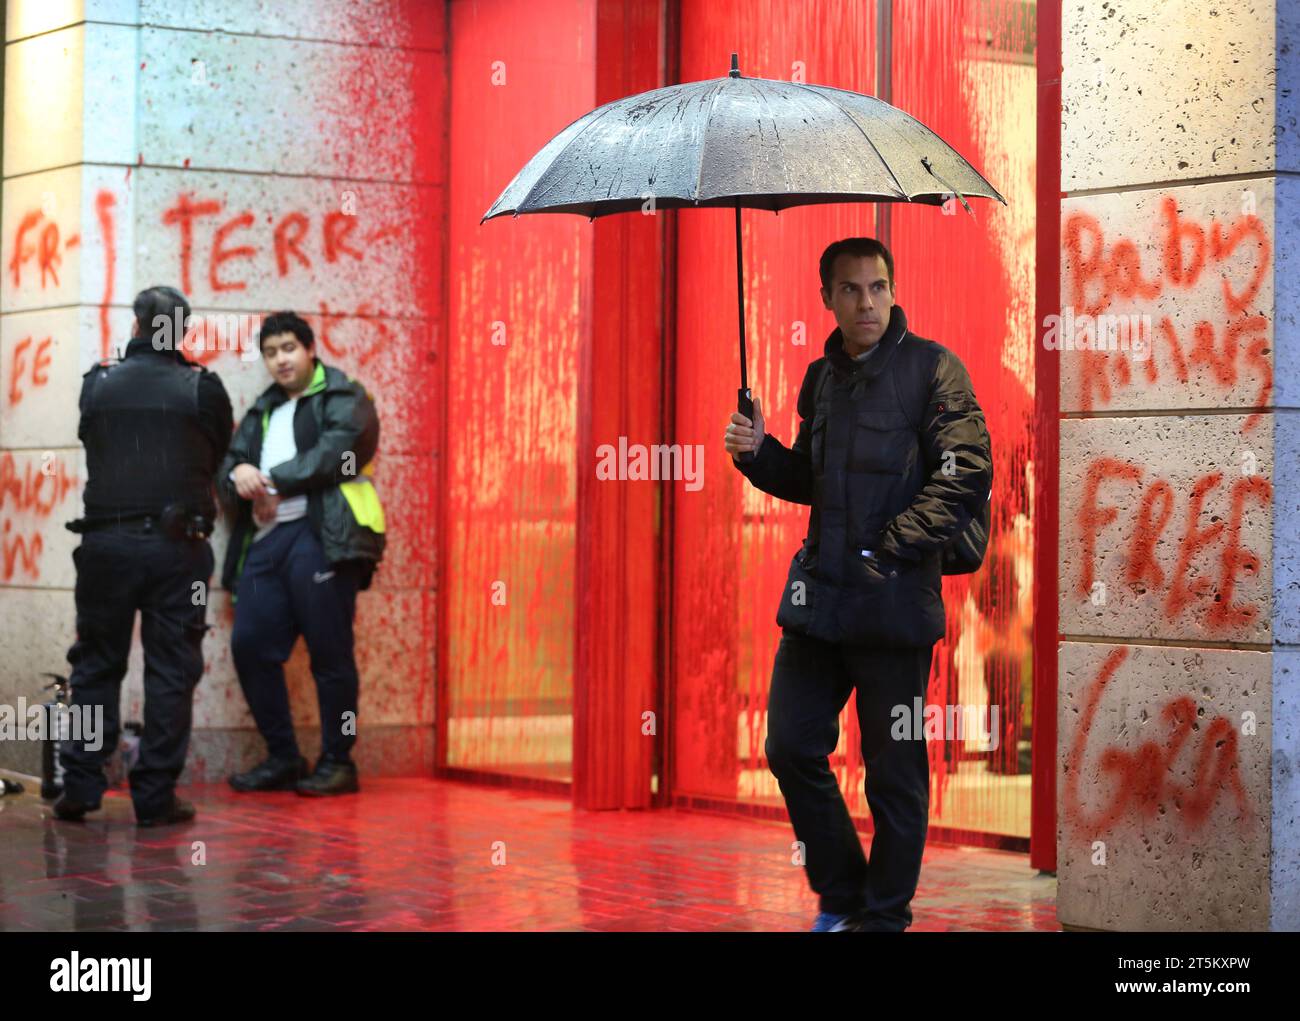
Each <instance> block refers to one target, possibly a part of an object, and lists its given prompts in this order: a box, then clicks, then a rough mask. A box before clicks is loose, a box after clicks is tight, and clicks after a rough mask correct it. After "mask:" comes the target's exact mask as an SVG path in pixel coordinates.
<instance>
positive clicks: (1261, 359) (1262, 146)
mask: <svg viewBox="0 0 1300 1021" xmlns="http://www.w3.org/2000/svg"><path fill="white" fill-rule="evenodd" d="M1063 14H1064V22H1063V32H1062V36H1063V39H1062V50H1063V77H1062V118H1063V120H1062V155H1061V188H1062V190H1063V192H1064V193H1065V196H1066V197H1065V198H1064V199H1063V201H1062V234H1061V238H1062V253H1061V304H1062V310H1063V319H1064V320H1065V321H1064V323H1063V330H1062V334H1063V336H1065V337H1066V338H1069V337H1080V336H1085V335H1086V331H1087V329H1088V328H1089V324H1090V321H1089V320H1087V319H1082V325H1081V322H1080V321H1081V318H1082V317H1084V316H1095V317H1101V318H1099V319H1095V320H1092V321H1091V325H1093V326H1097V325H1101V326H1105V325H1107V324H1106V323H1105V322H1104V321H1103V320H1104V317H1107V316H1123V317H1129V316H1134V317H1136V319H1133V320H1127V321H1126V324H1125V325H1128V324H1130V323H1131V324H1133V325H1136V327H1137V329H1136V331H1134V332H1133V333H1131V334H1126V331H1125V330H1124V329H1122V328H1121V329H1120V331H1119V334H1118V339H1119V344H1120V349H1119V350H1077V349H1076V350H1068V349H1066V350H1061V351H1060V354H1059V357H1060V359H1061V412H1062V416H1061V417H1062V421H1061V432H1060V438H1061V447H1060V450H1061V453H1060V458H1061V465H1060V467H1061V472H1060V477H1061V484H1060V529H1061V540H1060V553H1059V566H1060V611H1061V621H1060V630H1061V633H1062V636H1063V641H1062V644H1061V646H1060V654H1059V665H1060V688H1059V703H1058V714H1059V716H1058V718H1059V729H1060V737H1059V745H1058V765H1059V768H1058V772H1057V791H1058V895H1059V915H1060V919H1061V921H1062V923H1064V924H1065V925H1067V926H1078V927H1086V928H1096V929H1114V930H1181V929H1187V930H1238V929H1254V930H1266V929H1274V930H1278V929H1296V928H1300V777H1297V774H1296V768H1295V764H1296V752H1297V747H1298V744H1300V742H1298V741H1297V734H1298V731H1300V725H1298V723H1297V708H1300V670H1297V664H1298V661H1297V656H1296V649H1297V641H1298V640H1300V612H1297V606H1298V601H1300V585H1297V580H1298V579H1297V577H1296V574H1297V570H1298V568H1300V565H1298V564H1297V558H1296V549H1297V541H1300V533H1298V532H1297V515H1298V513H1300V493H1298V489H1300V478H1298V473H1297V470H1296V468H1297V466H1296V457H1297V450H1298V449H1300V447H1298V445H1297V421H1298V420H1297V417H1296V415H1297V406H1298V403H1297V402H1298V398H1300V391H1298V389H1297V387H1298V384H1300V379H1298V378H1297V356H1296V347H1297V344H1298V343H1300V334H1298V333H1297V317H1296V306H1297V297H1296V293H1295V282H1296V274H1295V269H1296V266H1297V259H1298V258H1300V181H1298V180H1297V177H1296V173H1297V170H1300V144H1298V143H1300V139H1298V138H1297V130H1298V128H1297V123H1296V112H1297V111H1296V105H1297V87H1298V86H1300V60H1298V59H1297V57H1296V50H1297V46H1300V4H1296V3H1294V2H1292V0H1266V2H1263V3H1259V4H1254V5H1252V6H1251V8H1250V9H1249V10H1246V9H1243V8H1241V7H1240V6H1238V5H1232V4H1223V3H1217V2H1214V0H1170V2H1166V3H1162V4H1154V5H1153V4H1149V3H1138V2H1128V0H1119V2H1117V3H1116V2H1112V3H1110V4H1108V5H1095V4H1084V5H1078V4H1066V5H1064V10H1063ZM1288 270H1289V272H1288ZM1071 316H1073V319H1074V322H1073V324H1072V325H1071V323H1070V321H1069V320H1070V317H1071ZM1117 325H1118V324H1117ZM1094 333H1095V335H1098V336H1104V335H1105V330H1104V329H1102V330H1100V331H1094ZM1130 337H1139V338H1140V341H1141V342H1140V344H1138V345H1137V346H1136V347H1130V348H1129V349H1128V350H1124V349H1123V347H1124V344H1125V342H1126V341H1127V340H1129V339H1130Z"/></svg>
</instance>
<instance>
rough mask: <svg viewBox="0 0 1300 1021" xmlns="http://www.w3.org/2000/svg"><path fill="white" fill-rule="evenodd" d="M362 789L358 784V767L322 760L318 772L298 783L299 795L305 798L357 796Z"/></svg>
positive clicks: (347, 763)
mask: <svg viewBox="0 0 1300 1021" xmlns="http://www.w3.org/2000/svg"><path fill="white" fill-rule="evenodd" d="M360 789H361V786H360V784H358V783H357V767H356V764H355V763H352V762H335V761H334V760H333V759H326V758H322V759H321V760H320V761H319V762H317V763H316V771H315V772H314V773H312V775H311V776H309V777H307V779H305V780H300V781H298V793H299V794H302V795H303V796H305V797H313V798H321V797H328V796H329V795H331V794H355V793H357V791H359V790H360Z"/></svg>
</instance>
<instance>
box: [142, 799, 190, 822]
mask: <svg viewBox="0 0 1300 1021" xmlns="http://www.w3.org/2000/svg"><path fill="white" fill-rule="evenodd" d="M194 816H195V812H194V806H193V805H191V804H190V803H189V802H188V801H185V800H184V799H183V798H176V797H173V798H172V803H171V807H170V808H168V809H167V811H165V812H163V813H161V814H159V815H150V816H145V817H143V818H142V817H141V816H136V819H135V822H136V825H137V826H144V827H146V828H147V827H150V826H170V825H171V824H172V823H178V822H189V821H190V820H191V819H193V818H194Z"/></svg>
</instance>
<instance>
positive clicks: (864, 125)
mask: <svg viewBox="0 0 1300 1021" xmlns="http://www.w3.org/2000/svg"><path fill="white" fill-rule="evenodd" d="M968 195H969V196H980V197H983V198H994V199H997V200H998V201H999V202H1001V203H1003V205H1005V204H1006V199H1004V198H1003V197H1002V196H1001V195H999V194H998V193H997V191H996V190H994V188H993V186H992V185H991V184H989V183H988V181H986V180H985V179H984V177H983V176H982V175H981V174H980V173H979V172H978V171H977V170H975V168H974V167H972V166H971V165H970V164H969V163H968V162H967V161H966V160H964V159H963V158H962V157H961V156H960V155H959V154H958V153H957V152H956V150H954V149H953V148H952V146H950V145H948V143H947V142H945V141H944V140H943V139H942V138H940V137H939V136H938V135H936V134H935V133H934V132H933V131H931V130H930V129H929V128H927V127H926V126H925V125H924V124H922V123H921V122H920V121H918V120H917V119H916V118H914V117H910V116H908V115H907V114H905V113H904V112H903V111H902V110H899V109H898V108H897V107H893V106H890V105H889V104H888V103H886V102H884V101H883V100H880V99H876V98H875V97H873V96H864V95H862V94H861V93H858V92H849V91H847V90H845V89H834V88H830V87H829V86H826V85H805V84H802V83H799V82H784V81H773V80H771V79H767V78H742V77H741V74H740V66H739V61H738V55H737V54H735V53H733V54H732V55H731V72H730V73H729V74H728V76H727V77H726V78H711V79H708V80H706V81H699V82H687V83H686V84H684V85H670V86H668V87H666V88H662V89H654V90H652V91H650V92H642V93H639V94H638V95H635V96H627V97H626V98H624V99H618V100H615V101H614V102H612V103H606V104H605V105H604V106H602V107H598V108H597V109H595V110H592V111H591V112H590V113H588V114H585V115H583V116H582V117H579V118H578V119H577V120H576V121H574V122H573V123H572V124H570V125H569V126H568V127H567V128H565V129H564V130H563V131H561V132H560V133H559V134H558V135H556V136H555V137H554V138H552V139H551V140H550V141H549V142H547V143H546V145H545V146H544V147H543V148H542V149H541V151H540V152H538V153H537V154H536V155H535V156H534V157H533V158H532V159H530V160H529V161H528V163H527V164H526V165H525V166H524V168H523V169H522V170H521V171H519V173H518V174H516V175H515V179H514V180H513V181H511V182H510V184H509V185H508V186H507V187H506V190H505V191H503V192H502V193H501V197H500V198H498V199H497V200H496V202H494V203H492V207H491V208H490V209H489V210H488V211H487V213H485V214H484V216H483V219H482V220H480V221H479V223H480V224H482V223H484V222H485V221H487V220H490V219H492V218H493V217H496V216H504V215H505V214H506V213H513V214H514V215H515V216H518V215H519V214H520V213H580V214H582V215H584V216H587V217H590V218H591V219H595V218H596V217H597V216H605V215H607V214H609V213H625V212H634V211H638V210H641V209H643V208H644V207H645V206H646V205H647V204H650V203H653V207H654V208H659V207H663V208H666V209H675V208H684V207H696V206H732V207H734V208H735V210H736V290H737V292H738V298H739V307H740V391H739V395H738V396H739V401H738V406H739V409H740V412H741V414H743V415H745V416H746V417H748V418H751V419H752V418H753V417H754V406H753V401H752V399H751V395H750V392H749V386H748V376H747V373H746V361H745V283H744V269H743V262H742V255H741V244H740V210H741V208H742V207H744V206H748V207H750V208H751V209H770V210H772V211H773V212H779V211H780V210H782V209H785V208H788V207H789V206H804V205H814V204H817V203H824V202H916V203H922V204H925V205H935V206H937V205H942V204H944V203H945V202H947V201H948V200H949V199H951V198H953V197H954V196H955V197H956V198H957V199H959V200H960V201H961V204H962V205H963V206H965V208H966V211H967V212H971V208H970V204H969V203H968V202H967V201H966V196H968Z"/></svg>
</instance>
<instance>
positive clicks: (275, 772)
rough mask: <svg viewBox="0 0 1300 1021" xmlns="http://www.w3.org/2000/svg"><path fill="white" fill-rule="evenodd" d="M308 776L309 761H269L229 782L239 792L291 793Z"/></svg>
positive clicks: (237, 774) (301, 758) (302, 759)
mask: <svg viewBox="0 0 1300 1021" xmlns="http://www.w3.org/2000/svg"><path fill="white" fill-rule="evenodd" d="M306 775H307V760H306V759H304V758H303V757H302V756H301V755H300V756H298V758H297V759H267V760H266V761H265V762H262V763H259V764H258V765H256V766H254V767H253V768H252V769H250V770H248V771H247V772H244V773H236V774H235V775H234V776H232V777H229V778H228V780H227V782H228V783H229V784H230V786H231V787H233V788H234V789H235V790H237V791H291V790H293V789H294V788H295V787H297V785H298V781H299V780H301V779H302V778H303V777H305V776H306Z"/></svg>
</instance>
